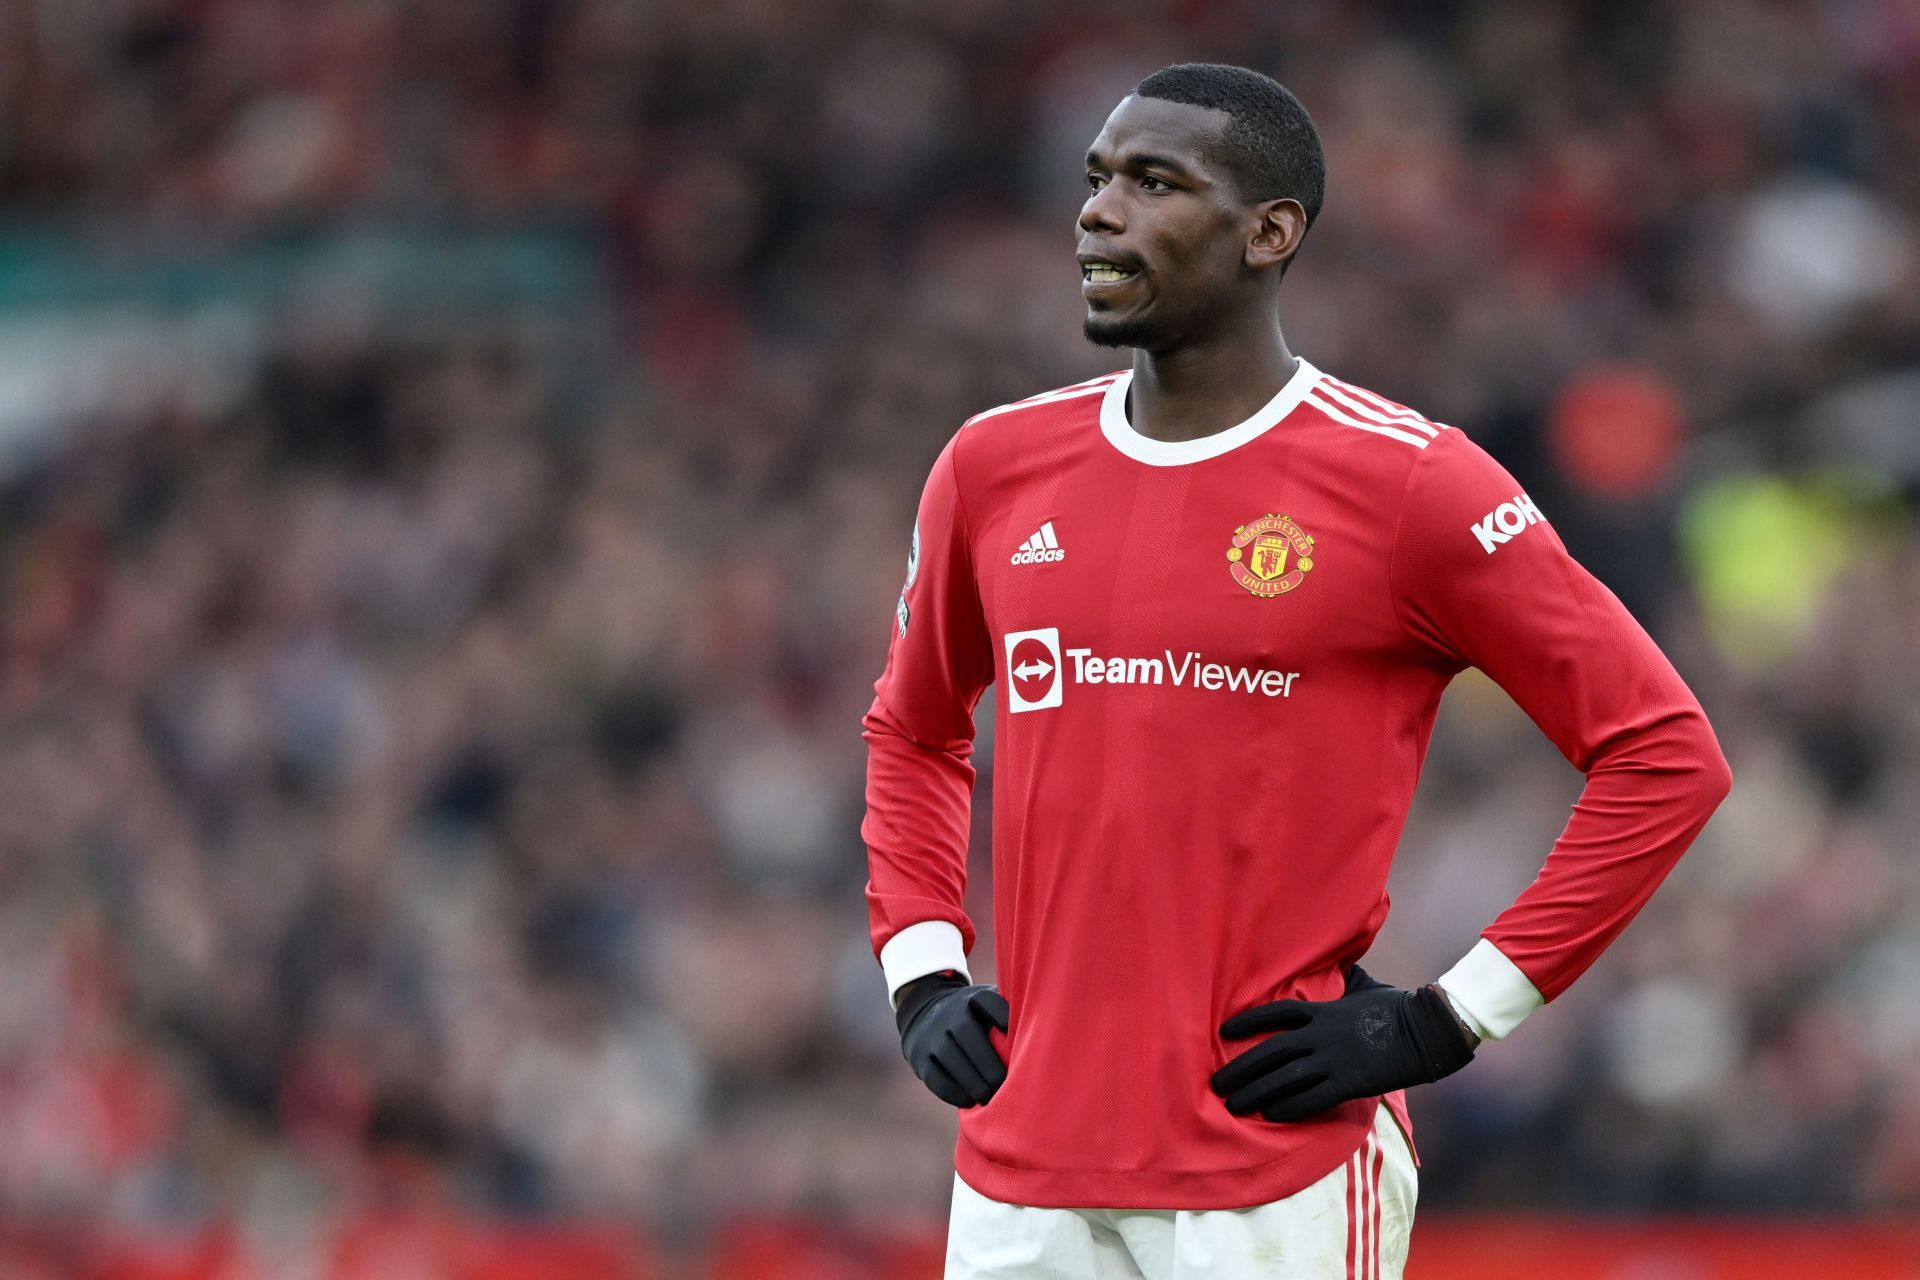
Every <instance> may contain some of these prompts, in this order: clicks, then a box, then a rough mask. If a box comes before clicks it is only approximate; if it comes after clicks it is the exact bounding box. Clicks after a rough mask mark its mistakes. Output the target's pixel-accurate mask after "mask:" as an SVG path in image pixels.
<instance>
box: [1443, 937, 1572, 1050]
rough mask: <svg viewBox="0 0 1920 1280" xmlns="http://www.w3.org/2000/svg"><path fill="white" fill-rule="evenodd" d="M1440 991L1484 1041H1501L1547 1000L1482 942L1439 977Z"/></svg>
mask: <svg viewBox="0 0 1920 1280" xmlns="http://www.w3.org/2000/svg"><path fill="white" fill-rule="evenodd" d="M1440 989H1441V990H1442V991H1444V992H1446V993H1447V999H1448V1000H1449V1001H1450V1002H1452V1004H1453V1007H1454V1009H1455V1010H1457V1011H1458V1012H1459V1014H1460V1016H1461V1017H1462V1018H1464V1019H1466V1022H1467V1025H1468V1026H1470V1027H1472V1028H1473V1029H1474V1030H1475V1031H1476V1032H1478V1033H1479V1034H1480V1037H1481V1038H1482V1039H1484V1040H1504V1039H1506V1037H1507V1035H1508V1033H1509V1032H1511V1031H1512V1030H1513V1029H1514V1028H1515V1027H1517V1026H1519V1025H1520V1023H1521V1022H1522V1021H1523V1020H1524V1019H1525V1018H1526V1016H1527V1015H1528V1014H1530V1013H1532V1012H1533V1011H1534V1010H1535V1009H1538V1008H1539V1007H1540V1006H1541V1005H1543V1004H1545V1003H1546V1002H1547V1001H1546V998H1545V997H1544V996H1542V995H1541V994H1540V988H1538V987H1536V986H1534V985H1533V980H1532V979H1530V978H1528V977H1527V975H1526V974H1524V973H1522V972H1520V967H1519V966H1518V965H1516V964H1514V962H1513V961H1511V960H1509V959H1507V957H1506V956H1505V954H1503V953H1502V952H1501V950H1500V948H1498V947H1496V946H1494V945H1493V944H1492V943H1491V942H1488V941H1487V940H1486V939H1485V938H1482V939H1480V941H1478V942H1476V943H1474V945H1473V950H1471V951H1469V952H1467V954H1466V955H1464V956H1462V957H1461V959H1460V963H1459V964H1456V965H1454V966H1453V968H1451V969H1449V970H1447V971H1446V972H1445V973H1444V974H1442V975H1441V976H1440Z"/></svg>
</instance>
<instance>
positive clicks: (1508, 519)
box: [1467, 493, 1546, 555]
mask: <svg viewBox="0 0 1920 1280" xmlns="http://www.w3.org/2000/svg"><path fill="white" fill-rule="evenodd" d="M1544 519H1546V517H1545V516H1543V515H1541V514H1540V508H1538V507H1536V506H1534V505H1533V499H1532V498H1529V497H1528V496H1527V495H1526V494H1524V493H1520V494H1515V495H1514V499H1513V501H1512V502H1503V503H1501V504H1500V505H1499V506H1497V507H1495V508H1494V509H1493V510H1491V511H1489V512H1487V514H1486V516H1485V518H1484V519H1482V520H1481V521H1480V523H1479V524H1470V525H1468V526H1467V528H1469V529H1471V530H1472V531H1473V536H1474V537H1476V538H1478V539H1480V545H1481V546H1482V547H1485V548H1486V551H1487V554H1488V555H1492V554H1493V553H1494V552H1496V551H1498V550H1499V549H1500V548H1501V547H1504V546H1506V545H1507V544H1508V543H1509V542H1512V541H1513V540H1514V539H1515V538H1516V537H1518V536H1519V535H1521V534H1523V533H1525V532H1526V531H1527V530H1528V529H1530V528H1532V527H1533V526H1534V525H1536V524H1539V523H1540V522H1541V521H1542V520H1544Z"/></svg>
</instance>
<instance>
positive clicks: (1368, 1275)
mask: <svg viewBox="0 0 1920 1280" xmlns="http://www.w3.org/2000/svg"><path fill="white" fill-rule="evenodd" d="M1416 1181H1417V1180H1416V1176H1415V1173H1414V1166H1413V1152H1412V1151H1411V1150H1410V1149H1409V1148H1408V1146H1407V1140H1406V1138H1405V1137H1404V1136H1403V1135H1402V1134H1401V1132H1400V1126H1399V1125H1398V1124H1397V1123H1396V1122H1395V1121H1394V1119H1393V1116H1392V1114H1391V1113H1390V1112H1389V1111H1388V1110H1387V1108H1386V1107H1384V1106H1383V1107H1381V1108H1380V1113H1379V1115H1378V1116H1377V1117H1376V1118H1375V1120H1374V1123H1373V1132H1371V1133H1369V1134H1368V1135H1367V1138H1366V1141H1365V1142H1364V1143H1362V1144H1361V1147H1360V1149H1359V1150H1358V1151H1356V1152H1354V1153H1353V1155H1351V1156H1350V1157H1348V1159H1347V1162H1346V1164H1344V1165H1342V1166H1341V1167H1340V1168H1338V1169H1335V1170H1334V1171H1333V1172H1332V1173H1330V1174H1328V1175H1327V1176H1326V1177H1324V1178H1322V1179H1320V1181H1318V1182H1316V1183H1314V1184H1313V1185H1312V1186H1310V1187H1308V1188H1306V1189H1305V1190H1304V1191H1300V1192H1297V1193H1295V1194H1293V1195H1290V1196H1288V1197H1287V1198H1286V1199H1284V1200H1275V1201H1273V1202H1272V1203H1270V1204H1262V1205H1255V1206H1253V1207H1252V1208H1250V1209H1036V1208H1032V1207H1030V1206H1027V1205H1015V1204H1002V1203H1001V1202H1000V1201H998V1200H989V1199H987V1198H986V1197H985V1196H983V1195H981V1194H980V1193H979V1192H978V1191H975V1190H974V1189H973V1188H972V1187H970V1186H968V1185H967V1184H966V1183H964V1182H962V1181H961V1180H960V1177H959V1175H958V1174H956V1175H954V1179H953V1217H952V1219H951V1221H950V1222H949V1224H948V1227H947V1272H946V1280H1109V1278H1110V1277H1112V1278H1115V1280H1118V1278H1124V1280H1200V1277H1203V1276H1204V1277H1206V1278H1207V1280H1255V1278H1256V1277H1260V1278H1261V1280H1268V1278H1271V1277H1286V1278H1287V1280H1400V1273H1401V1271H1402V1269H1403V1268H1404V1267H1405V1266H1406V1264H1407V1241H1408V1237H1409V1236H1411V1234H1412V1232H1413V1201H1414V1194H1415V1189H1416Z"/></svg>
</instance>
